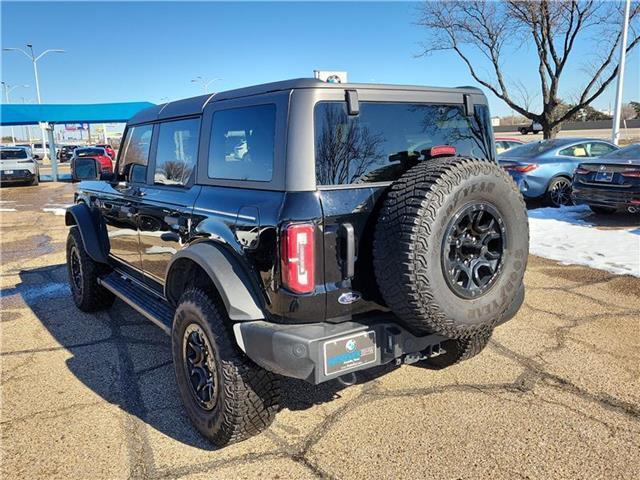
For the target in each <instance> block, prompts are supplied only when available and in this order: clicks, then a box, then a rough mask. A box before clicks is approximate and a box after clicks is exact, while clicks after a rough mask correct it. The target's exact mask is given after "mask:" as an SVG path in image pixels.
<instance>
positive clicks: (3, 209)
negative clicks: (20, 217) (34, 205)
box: [0, 208, 17, 212]
mask: <svg viewBox="0 0 640 480" xmlns="http://www.w3.org/2000/svg"><path fill="white" fill-rule="evenodd" d="M0 212H17V210H16V209H15V208H0Z"/></svg>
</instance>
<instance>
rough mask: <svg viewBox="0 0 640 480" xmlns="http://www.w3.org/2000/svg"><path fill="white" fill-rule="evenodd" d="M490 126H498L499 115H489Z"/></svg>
mask: <svg viewBox="0 0 640 480" xmlns="http://www.w3.org/2000/svg"><path fill="white" fill-rule="evenodd" d="M491 126H492V127H499V126H500V117H491Z"/></svg>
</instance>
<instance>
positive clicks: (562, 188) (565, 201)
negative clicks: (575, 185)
mask: <svg viewBox="0 0 640 480" xmlns="http://www.w3.org/2000/svg"><path fill="white" fill-rule="evenodd" d="M571 192H572V188H571V180H570V179H568V178H567V177H556V178H554V179H553V180H551V182H550V183H549V187H548V188H547V193H546V194H545V203H546V204H547V205H549V206H551V207H564V206H568V205H573V199H572V198H571Z"/></svg>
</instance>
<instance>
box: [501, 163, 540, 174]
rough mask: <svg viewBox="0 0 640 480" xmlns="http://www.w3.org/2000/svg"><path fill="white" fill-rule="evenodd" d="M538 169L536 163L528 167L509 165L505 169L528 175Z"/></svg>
mask: <svg viewBox="0 0 640 480" xmlns="http://www.w3.org/2000/svg"><path fill="white" fill-rule="evenodd" d="M536 168H538V165H536V164H535V163H529V164H528V165H508V166H506V167H504V169H505V170H508V171H514V172H521V173H527V172H530V171H531V170H535V169H536Z"/></svg>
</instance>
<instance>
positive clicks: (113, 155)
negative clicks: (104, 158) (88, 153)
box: [96, 143, 116, 160]
mask: <svg viewBox="0 0 640 480" xmlns="http://www.w3.org/2000/svg"><path fill="white" fill-rule="evenodd" d="M96 147H99V148H104V150H105V152H107V155H109V156H110V157H111V160H113V159H114V158H116V151H115V150H114V149H113V147H112V146H111V145H109V144H108V143H104V144H101V145H96Z"/></svg>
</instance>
